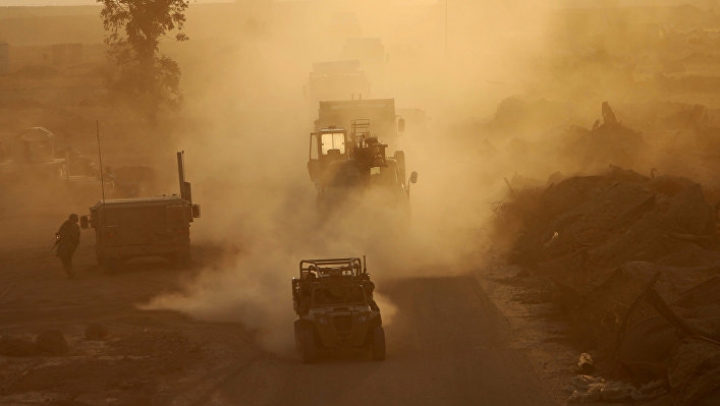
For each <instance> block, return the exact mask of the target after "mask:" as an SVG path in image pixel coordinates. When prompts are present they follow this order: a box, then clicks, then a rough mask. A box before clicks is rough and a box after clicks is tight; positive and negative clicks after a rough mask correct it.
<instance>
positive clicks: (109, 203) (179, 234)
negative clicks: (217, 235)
mask: <svg viewBox="0 0 720 406" xmlns="http://www.w3.org/2000/svg"><path fill="white" fill-rule="evenodd" d="M183 157H184V156H183V152H178V153H177V162H178V174H179V178H180V195H179V196H178V195H175V194H173V195H162V196H155V197H145V198H126V199H107V200H105V199H103V200H101V201H99V202H98V203H97V204H95V205H94V206H93V207H91V208H90V216H82V217H81V218H80V224H81V227H82V228H84V229H88V228H93V229H95V251H96V254H97V261H98V264H100V265H101V266H102V267H104V268H106V269H108V270H111V271H112V270H115V269H117V268H118V267H119V266H120V265H121V264H123V263H124V262H126V261H128V260H130V259H133V258H138V257H164V258H166V259H168V260H171V261H173V262H174V263H175V264H176V265H177V266H179V267H186V266H188V265H189V263H190V223H192V222H193V220H194V219H195V218H198V217H200V206H198V205H196V204H193V201H192V192H191V188H190V183H189V182H186V181H185V170H184V161H183Z"/></svg>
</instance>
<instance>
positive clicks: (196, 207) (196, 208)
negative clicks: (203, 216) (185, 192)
mask: <svg viewBox="0 0 720 406" xmlns="http://www.w3.org/2000/svg"><path fill="white" fill-rule="evenodd" d="M192 216H193V218H194V219H196V218H200V205H199V204H193V205H192Z"/></svg>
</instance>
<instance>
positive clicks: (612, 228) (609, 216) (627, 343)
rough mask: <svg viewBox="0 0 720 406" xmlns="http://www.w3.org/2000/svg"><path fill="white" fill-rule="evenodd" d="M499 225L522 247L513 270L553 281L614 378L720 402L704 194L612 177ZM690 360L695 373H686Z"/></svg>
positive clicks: (575, 186)
mask: <svg viewBox="0 0 720 406" xmlns="http://www.w3.org/2000/svg"><path fill="white" fill-rule="evenodd" d="M496 213H497V216H496V219H495V221H496V224H495V225H496V229H502V228H508V229H510V230H513V232H514V235H515V239H514V240H512V239H509V240H510V242H509V244H508V246H509V247H510V250H509V256H508V257H509V259H510V260H511V261H512V262H515V263H519V264H522V265H524V266H527V267H529V268H530V269H532V270H534V271H535V272H536V273H538V274H540V275H544V276H546V277H548V278H549V279H551V280H552V281H553V283H554V285H555V288H556V294H555V295H553V297H554V298H555V299H556V301H557V302H558V303H559V304H560V305H561V306H562V307H563V308H564V309H565V311H566V314H567V315H568V316H569V318H570V320H571V321H572V324H573V325H574V327H575V330H576V331H577V332H578V333H579V334H580V336H581V337H583V338H584V339H585V341H586V342H587V343H588V344H590V346H591V347H592V348H594V349H595V350H597V351H598V352H599V353H601V354H603V357H604V358H605V359H608V360H610V362H609V363H608V365H609V368H606V369H608V370H606V371H603V372H604V373H605V374H608V375H610V376H613V377H615V378H617V379H621V380H623V381H625V382H631V383H633V384H635V385H642V384H647V383H648V382H654V381H657V380H665V379H667V378H668V376H671V375H673V374H674V375H675V376H676V378H675V380H676V381H678V380H682V381H683V382H682V383H676V384H675V387H673V388H672V389H674V391H673V392H672V394H673V396H676V397H677V399H678V401H679V402H680V403H679V404H697V402H700V401H701V400H702V401H707V399H714V398H713V397H712V396H715V392H716V391H717V390H718V387H719V386H720V385H717V384H716V383H717V382H718V379H717V376H716V374H718V373H719V372H718V371H719V370H720V369H717V368H716V365H715V364H716V359H715V357H716V356H715V355H713V354H715V352H714V351H716V350H717V351H720V350H718V349H720V339H719V338H720V316H718V314H720V297H719V296H718V295H717V291H718V289H719V288H720V276H719V275H720V262H718V258H719V254H720V251H718V250H717V247H718V238H717V233H716V222H717V214H716V212H715V207H714V206H713V205H710V204H708V202H707V201H706V199H705V192H704V191H703V189H702V187H701V185H700V184H697V183H695V182H693V181H691V180H689V179H686V178H682V177H670V176H663V177H648V176H643V175H641V174H638V173H636V172H634V171H630V170H624V169H621V168H619V167H611V169H610V170H609V171H607V172H605V173H601V174H598V175H593V176H576V177H571V178H568V179H564V180H561V181H559V182H558V183H550V185H549V186H548V187H544V188H535V189H526V190H520V191H513V193H512V196H511V197H510V199H509V200H508V201H507V202H505V203H504V204H502V206H501V207H500V208H498V210H496ZM506 243H507V242H506ZM688 342H699V343H702V345H703V346H710V347H712V348H714V350H713V351H709V350H708V351H705V353H704V354H701V353H699V352H697V351H695V349H694V348H695V347H692V346H688V344H687V343H688ZM693 351H695V352H693ZM691 352H692V354H694V355H692V357H694V359H697V360H696V362H695V363H694V364H693V366H691V367H690V366H688V367H687V368H691V369H692V372H688V371H683V372H682V373H681V372H678V371H679V370H678V368H686V367H684V366H678V365H684V363H687V362H690V361H686V360H684V357H686V356H687V354H688V353H691ZM700 365H702V367H701V366H700ZM687 368H686V369H687ZM678 374H684V375H683V378H682V379H680V378H677V376H678Z"/></svg>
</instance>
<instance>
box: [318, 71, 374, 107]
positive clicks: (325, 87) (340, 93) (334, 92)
mask: <svg viewBox="0 0 720 406" xmlns="http://www.w3.org/2000/svg"><path fill="white" fill-rule="evenodd" d="M305 92H306V97H307V98H308V100H309V101H310V102H311V103H313V104H314V103H317V102H319V101H321V100H336V99H338V98H345V97H350V96H352V97H355V95H357V96H358V97H360V95H369V94H370V82H369V81H368V79H367V77H366V75H365V72H364V71H363V70H362V69H361V67H360V61H357V60H344V61H329V62H317V63H314V64H313V70H312V72H310V75H309V77H308V83H307V85H306V88H305ZM315 105H316V104H315Z"/></svg>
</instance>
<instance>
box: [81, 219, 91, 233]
mask: <svg viewBox="0 0 720 406" xmlns="http://www.w3.org/2000/svg"><path fill="white" fill-rule="evenodd" d="M80 228H82V229H84V230H86V229H88V228H90V218H89V217H88V216H80Z"/></svg>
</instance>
